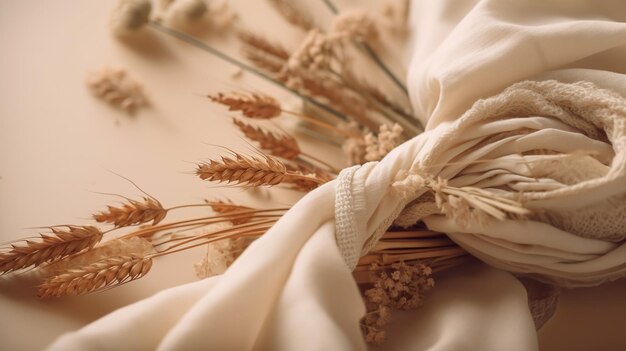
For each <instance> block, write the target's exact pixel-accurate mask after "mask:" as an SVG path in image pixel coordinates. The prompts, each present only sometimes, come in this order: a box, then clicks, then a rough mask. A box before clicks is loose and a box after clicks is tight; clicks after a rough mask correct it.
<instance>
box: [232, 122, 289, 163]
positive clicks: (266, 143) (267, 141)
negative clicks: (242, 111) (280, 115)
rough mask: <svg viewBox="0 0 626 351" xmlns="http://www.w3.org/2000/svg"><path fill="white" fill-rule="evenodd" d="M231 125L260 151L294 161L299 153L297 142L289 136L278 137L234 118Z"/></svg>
mask: <svg viewBox="0 0 626 351" xmlns="http://www.w3.org/2000/svg"><path fill="white" fill-rule="evenodd" d="M233 123H234V124H235V125H236V126H237V127H238V128H239V130H241V132H242V133H243V134H244V135H245V136H246V137H247V138H248V139H250V140H252V141H256V142H257V143H259V146H260V147H261V149H263V150H265V151H267V152H269V153H270V154H271V155H273V156H278V157H282V158H284V159H287V160H295V159H296V158H298V156H299V155H300V153H301V151H300V146H299V145H298V141H297V140H296V138H294V137H292V136H290V135H287V134H283V135H280V136H278V135H276V134H274V133H272V132H267V131H264V130H263V129H261V128H259V127H255V126H253V125H250V124H247V123H245V122H243V121H240V120H238V119H236V118H233Z"/></svg>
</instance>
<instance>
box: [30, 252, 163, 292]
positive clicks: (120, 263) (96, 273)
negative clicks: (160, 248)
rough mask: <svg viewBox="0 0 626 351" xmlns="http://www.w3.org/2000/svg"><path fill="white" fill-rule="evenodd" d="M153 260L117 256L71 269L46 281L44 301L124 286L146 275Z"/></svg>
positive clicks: (132, 256) (131, 256)
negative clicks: (48, 298)
mask: <svg viewBox="0 0 626 351" xmlns="http://www.w3.org/2000/svg"><path fill="white" fill-rule="evenodd" d="M151 267H152V259H151V258H145V257H140V256H136V255H127V256H115V257H109V258H105V259H103V260H100V261H96V262H94V263H91V264H88V265H85V266H82V267H79V268H75V269H70V270H68V271H67V272H65V273H62V274H59V275H57V276H54V277H52V278H50V279H48V280H46V281H44V282H43V283H42V284H41V285H40V286H39V292H38V296H39V297H40V298H47V297H61V296H76V295H82V294H86V293H89V292H94V291H97V290H101V289H103V288H106V287H112V286H116V285H120V284H123V283H126V282H129V281H131V280H135V279H139V278H141V277H143V276H144V275H146V274H147V273H148V271H150V268H151Z"/></svg>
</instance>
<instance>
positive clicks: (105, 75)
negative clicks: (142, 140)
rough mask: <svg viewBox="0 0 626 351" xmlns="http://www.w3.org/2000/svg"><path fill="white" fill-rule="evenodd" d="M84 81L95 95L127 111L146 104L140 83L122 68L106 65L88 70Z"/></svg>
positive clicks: (132, 110) (132, 111)
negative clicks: (105, 66)
mask: <svg viewBox="0 0 626 351" xmlns="http://www.w3.org/2000/svg"><path fill="white" fill-rule="evenodd" d="M86 83H87V86H88V87H89V89H90V90H91V92H92V93H93V94H94V95H95V96H97V97H99V98H101V99H104V100H105V101H107V102H108V103H109V104H110V105H112V106H116V107H119V108H122V109H124V110H126V111H127V112H129V113H134V112H135V111H136V110H137V109H138V108H141V107H145V106H148V99H147V98H146V96H145V94H144V92H143V89H142V87H141V85H140V84H139V83H137V82H136V81H135V80H133V79H132V78H130V77H129V76H128V74H127V73H126V71H125V70H123V69H120V68H109V67H107V68H103V69H100V70H97V71H92V72H89V73H88V75H87V80H86Z"/></svg>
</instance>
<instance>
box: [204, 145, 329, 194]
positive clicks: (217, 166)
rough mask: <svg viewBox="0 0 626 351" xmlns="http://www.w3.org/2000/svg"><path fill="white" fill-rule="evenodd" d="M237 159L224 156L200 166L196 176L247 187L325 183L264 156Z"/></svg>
mask: <svg viewBox="0 0 626 351" xmlns="http://www.w3.org/2000/svg"><path fill="white" fill-rule="evenodd" d="M234 155H235V157H234V158H231V157H224V156H222V160H221V161H215V160H210V161H209V162H205V163H202V164H200V165H198V168H197V169H196V174H197V175H198V176H199V177H200V179H202V180H209V181H216V182H220V183H221V182H227V183H235V184H242V185H246V186H261V185H269V186H271V185H277V184H281V183H294V182H298V181H309V182H312V183H315V184H316V185H319V184H322V183H325V181H324V180H322V179H319V178H317V177H315V176H308V175H302V174H298V173H295V172H289V171H288V170H287V167H286V166H285V164H283V163H282V162H280V161H279V160H277V159H275V158H273V157H270V156H267V155H263V157H262V158H258V157H251V156H243V155H241V154H238V153H235V154H234Z"/></svg>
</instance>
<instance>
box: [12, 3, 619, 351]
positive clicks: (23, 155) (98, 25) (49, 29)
mask: <svg viewBox="0 0 626 351" xmlns="http://www.w3.org/2000/svg"><path fill="white" fill-rule="evenodd" d="M229 3H231V4H232V5H233V6H234V7H235V8H236V9H238V10H240V11H239V12H240V13H241V16H242V22H243V23H246V25H247V26H248V27H250V28H252V29H255V30H259V31H262V33H266V34H267V35H268V36H272V37H274V38H281V41H282V42H284V43H285V44H287V45H291V46H293V45H294V43H295V42H296V41H297V38H298V37H299V35H301V33H298V32H295V31H289V30H286V29H287V28H288V27H286V26H285V25H284V24H283V22H282V20H281V19H280V17H279V16H278V15H277V14H276V13H274V12H273V11H272V10H271V9H269V8H268V7H267V5H266V3H265V2H262V1H258V0H256V1H253V0H236V1H230V2H229ZM338 3H339V4H340V5H341V6H348V5H352V6H354V5H355V4H358V2H357V1H354V0H353V1H347V0H346V1H342V2H338ZM369 3H373V2H372V1H369ZM112 4H113V1H93V0H92V1H85V0H62V1H60V0H59V1H54V2H52V1H41V0H39V1H35V0H21V1H12V0H0V47H1V48H2V49H1V53H2V54H1V55H0V241H7V240H13V239H16V238H19V237H23V236H28V235H33V234H34V233H35V232H36V231H34V230H29V229H26V228H28V227H33V226H42V225H51V224H64V223H75V224H81V223H86V218H87V217H89V215H90V214H91V213H92V212H93V211H95V210H99V209H101V208H102V207H103V206H104V205H105V204H106V203H110V202H111V201H112V199H111V198H110V197H106V196H102V195H98V194H95V193H94V192H96V191H100V192H114V193H119V194H124V195H138V192H137V191H136V190H135V189H134V188H133V187H132V186H131V185H129V184H128V183H127V182H126V181H124V180H122V179H121V178H119V177H118V176H116V175H114V174H112V173H111V172H110V171H114V172H117V173H121V174H123V175H124V176H126V177H129V178H131V179H133V180H134V181H135V182H137V183H139V184H140V185H141V186H142V188H144V189H145V190H146V191H148V192H150V193H151V194H153V195H154V196H156V197H157V198H159V199H160V200H161V202H163V203H164V204H165V206H174V205H177V204H182V203H191V202H198V201H199V200H200V199H203V198H207V197H210V198H216V197H217V198H220V197H224V196H226V195H227V196H228V197H229V198H233V199H251V198H252V197H251V196H250V195H249V194H246V193H244V192H241V191H238V190H233V189H221V188H215V187H212V186H210V185H208V184H207V183H204V182H201V181H200V180H198V179H196V178H195V177H194V176H193V175H192V174H191V172H192V170H193V167H194V164H193V163H194V162H197V161H199V160H203V159H206V158H207V157H209V156H212V155H216V154H218V153H219V152H220V149H219V148H217V147H215V146H212V145H226V146H229V147H233V148H235V149H238V150H246V149H249V146H248V145H247V144H246V143H245V142H243V141H242V140H241V138H240V137H239V136H238V134H237V133H236V131H235V130H234V129H233V127H232V126H231V125H230V121H229V119H228V118H226V116H227V114H226V113H225V112H224V111H223V110H222V109H220V108H216V107H214V106H212V105H210V104H209V103H208V102H207V101H206V99H204V98H203V95H205V94H206V93H209V92H215V91H217V90H230V89H234V88H236V87H243V88H245V89H262V90H271V91H272V92H275V90H274V88H273V87H271V86H270V85H269V84H267V83H265V82H263V81H259V80H258V79H256V78H254V77H252V76H249V75H244V77H243V78H242V79H241V80H239V81H234V80H232V79H231V78H230V74H231V73H232V71H233V68H232V67H231V66H228V65H226V64H224V63H222V62H221V61H219V60H217V59H215V58H213V57H211V56H210V55H207V54H206V53H204V52H202V51H200V50H197V49H196V48H193V47H190V46H188V45H187V44H184V43H181V42H178V41H176V40H174V39H171V38H169V37H164V36H162V35H159V34H156V33H155V32H151V31H146V32H145V33H142V38H141V40H138V41H137V42H135V43H122V42H119V41H116V40H114V39H113V38H112V37H111V36H110V34H109V31H108V26H107V22H108V14H109V11H110V9H111V7H112ZM370 5H371V4H370ZM307 6H309V7H310V8H311V10H312V11H315V13H317V14H318V15H317V17H318V18H320V19H321V20H322V21H327V20H328V18H329V16H328V13H327V12H326V11H325V9H324V8H323V7H322V5H321V3H320V4H316V3H315V2H312V1H311V2H307ZM201 37H202V38H203V39H204V40H207V41H210V42H212V43H214V44H215V45H216V46H220V47H223V48H225V49H226V50H228V51H230V52H232V53H236V48H235V47H233V46H232V45H231V44H229V43H232V42H233V41H234V38H233V37H232V36H231V34H229V33H215V32H210V31H204V32H202V33H201ZM103 66H118V67H124V68H126V69H127V70H128V72H129V73H130V74H131V75H132V76H133V77H135V78H136V79H137V80H138V81H140V82H141V83H142V84H143V85H144V88H145V90H146V93H147V94H148V96H149V98H150V99H151V102H152V107H151V108H150V109H148V110H144V111H141V112H140V113H138V114H137V115H136V116H134V117H132V118H129V117H128V116H127V115H125V114H124V113H122V112H120V111H118V110H115V109H113V108H111V107H109V106H108V105H106V104H105V103H103V102H101V101H99V100H97V99H95V98H93V97H92V96H91V95H90V93H89V91H88V90H87V89H86V88H85V84H84V79H85V75H86V73H87V71H89V70H92V69H98V68H101V67H103ZM275 94H277V95H278V96H279V97H284V98H290V97H289V95H285V94H284V93H281V92H276V93H275ZM307 145H309V146H310V144H307V143H306V142H305V143H304V147H305V148H307ZM307 150H308V151H310V152H311V153H313V154H316V155H320V156H323V155H326V156H328V155H330V153H331V152H332V150H329V149H320V148H315V149H311V148H310V147H308V148H307ZM296 198H297V194H293V193H289V192H286V191H282V192H280V195H279V196H278V197H274V198H269V201H274V202H276V203H289V202H291V201H293V200H295V199H296ZM202 253H203V251H202V250H195V251H191V252H187V253H185V254H181V255H176V256H171V257H166V258H164V259H162V260H160V261H158V262H157V263H156V264H155V267H154V268H153V272H151V274H149V275H148V276H147V277H146V278H143V279H141V280H139V281H137V282H134V283H132V284H128V285H126V286H123V287H121V288H117V289H113V290H110V291H106V292H103V293H99V294H95V295H90V296H84V297H79V298H74V299H60V300H51V301H38V300H37V299H36V298H35V297H34V291H35V289H33V286H32V285H33V284H34V282H33V281H32V280H30V279H29V278H28V277H27V276H25V275H21V276H18V277H14V278H13V279H12V280H9V279H7V278H6V277H2V278H0V340H2V347H1V348H2V349H7V350H21V349H24V350H29V349H40V348H41V347H43V346H44V345H46V344H48V343H49V342H50V341H51V340H52V339H53V338H55V337H56V336H57V335H59V334H60V333H62V332H64V331H68V330H72V329H76V328H78V327H80V326H82V325H83V324H85V323H87V322H90V321H92V320H94V319H96V318H98V317H99V316H102V315H104V314H106V313H108V312H110V311H112V310H113V309H115V308H117V307H120V306H123V305H125V304H128V303H130V302H132V301H136V300H138V299H140V298H142V297H146V296H149V295H151V294H152V293H154V292H155V291H158V290H160V289H163V288H165V287H169V286H174V285H177V284H181V283H184V282H189V281H192V280H194V279H195V275H194V271H193V268H192V265H193V263H195V262H196V261H198V260H199V259H200V257H201V255H202ZM16 281H18V282H19V284H16ZM625 296H626V281H625V280H622V281H620V282H617V283H613V284H607V285H605V286H602V287H599V288H593V289H580V290H572V291H566V292H564V294H563V297H562V303H561V306H560V308H559V310H558V312H557V315H556V316H555V318H554V319H553V320H552V321H551V322H549V323H548V324H547V325H546V326H545V327H544V329H543V330H542V331H541V333H540V344H541V347H542V349H543V350H589V349H603V350H619V349H626V333H624V325H626V297H625ZM163 308H164V309H167V308H168V306H163Z"/></svg>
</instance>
